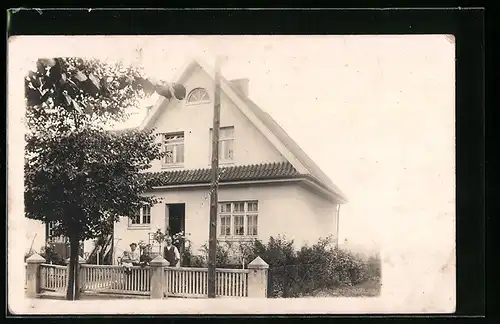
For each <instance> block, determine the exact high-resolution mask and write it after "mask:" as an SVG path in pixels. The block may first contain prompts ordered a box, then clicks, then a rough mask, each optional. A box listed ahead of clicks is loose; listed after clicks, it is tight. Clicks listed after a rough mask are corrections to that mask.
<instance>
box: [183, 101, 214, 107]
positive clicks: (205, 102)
mask: <svg viewBox="0 0 500 324" xmlns="http://www.w3.org/2000/svg"><path fill="white" fill-rule="evenodd" d="M211 102H212V101H210V100H203V101H194V102H187V101H186V103H185V106H198V105H206V104H209V103H211Z"/></svg>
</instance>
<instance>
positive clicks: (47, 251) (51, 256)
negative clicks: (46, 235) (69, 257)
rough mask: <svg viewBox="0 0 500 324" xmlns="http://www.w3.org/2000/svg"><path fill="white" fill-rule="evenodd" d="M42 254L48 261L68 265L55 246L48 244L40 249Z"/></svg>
mask: <svg viewBox="0 0 500 324" xmlns="http://www.w3.org/2000/svg"><path fill="white" fill-rule="evenodd" d="M40 255H41V256H42V257H44V258H45V260H46V262H47V263H52V264H56V265H66V261H65V260H64V258H63V257H62V256H61V255H59V254H58V253H57V252H56V251H55V250H54V248H53V247H52V246H51V245H50V244H47V245H46V246H44V247H42V249H41V250H40Z"/></svg>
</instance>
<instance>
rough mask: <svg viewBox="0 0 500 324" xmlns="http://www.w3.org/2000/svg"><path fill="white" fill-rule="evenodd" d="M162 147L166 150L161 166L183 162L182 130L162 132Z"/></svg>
mask: <svg viewBox="0 0 500 324" xmlns="http://www.w3.org/2000/svg"><path fill="white" fill-rule="evenodd" d="M163 149H164V150H165V152H166V155H165V157H164V159H163V166H165V167H168V166H176V165H182V164H184V132H179V133H170V134H163Z"/></svg>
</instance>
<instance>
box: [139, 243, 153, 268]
mask: <svg viewBox="0 0 500 324" xmlns="http://www.w3.org/2000/svg"><path fill="white" fill-rule="evenodd" d="M151 260H153V258H152V257H151V244H148V245H146V246H145V247H144V250H143V252H142V254H141V257H140V265H141V267H145V266H148V265H149V263H150V262H151Z"/></svg>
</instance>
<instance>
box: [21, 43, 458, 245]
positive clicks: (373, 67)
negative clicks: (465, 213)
mask: <svg viewBox="0 0 500 324" xmlns="http://www.w3.org/2000/svg"><path fill="white" fill-rule="evenodd" d="M38 41H40V42H42V41H43V40H41V39H40V40H36V39H33V40H31V41H30V42H31V43H30V44H31V45H30V46H33V48H36V52H35V51H33V52H35V53H40V50H41V51H42V52H43V48H44V47H43V46H41V45H37V42H38ZM53 45H54V46H51V48H50V53H51V54H50V55H52V56H55V55H63V56H64V55H75V56H87V55H88V56H97V57H101V58H109V59H125V60H128V61H133V60H138V59H139V58H138V57H137V56H136V51H135V50H136V49H137V48H142V57H141V58H140V60H141V62H142V64H143V65H144V66H145V68H146V71H147V72H148V74H149V75H151V76H153V77H156V78H161V79H164V80H167V81H175V80H174V78H175V77H176V76H177V75H178V74H179V70H180V69H182V68H183V67H184V65H185V63H186V62H187V61H188V60H189V59H190V58H193V57H199V58H202V59H203V60H204V61H205V62H207V63H209V64H212V65H213V62H214V60H215V55H216V54H224V55H227V57H228V61H227V62H226V63H225V64H224V65H223V67H222V73H223V75H224V76H225V77H226V78H227V79H233V78H249V79H250V85H249V96H250V98H251V99H252V100H253V101H254V102H255V103H257V104H258V105H259V106H260V107H261V108H262V109H264V110H265V111H267V112H268V113H269V114H270V115H271V116H273V117H274V118H275V119H276V121H277V122H278V123H279V124H280V125H281V126H282V127H283V128H284V129H285V130H286V131H287V132H288V134H289V135H290V136H291V137H292V138H293V139H294V140H295V141H296V142H297V143H298V144H299V145H300V146H301V147H302V148H303V149H304V151H305V152H306V153H308V154H309V156H310V157H311V158H312V159H313V160H314V161H315V162H316V163H317V164H318V165H319V166H320V167H321V168H322V169H323V170H324V172H325V173H326V174H327V175H329V177H330V178H331V179H332V181H333V182H334V183H335V184H336V185H337V186H338V187H339V188H340V189H341V190H342V191H343V192H344V193H345V194H346V195H347V196H348V199H349V202H348V203H347V204H345V205H342V206H341V209H340V233H339V234H340V242H342V241H343V240H344V239H348V240H349V242H350V243H351V244H356V245H361V246H364V247H368V248H373V247H376V246H380V245H386V244H391V242H398V244H403V245H405V243H408V244H419V245H421V244H424V245H427V246H433V244H434V243H435V242H434V243H433V238H432V237H433V236H439V235H442V234H443V231H442V229H443V226H445V235H451V238H453V240H452V241H451V243H452V244H454V217H455V180H454V179H455V155H454V148H455V137H454V133H455V130H454V125H455V115H454V110H455V101H454V97H455V95H454V89H455V84H454V78H455V73H454V69H455V66H454V64H455V61H454V51H455V48H454V43H453V42H452V41H450V39H447V38H446V37H445V36H444V35H435V36H431V35H429V36H224V37H220V36H168V37H165V36H158V37H156V36H155V37H139V36H137V37H108V36H106V37H88V38H87V39H85V38H81V37H80V38H78V37H72V38H71V39H68V38H65V39H64V42H57V41H54V42H53ZM25 46H26V45H25ZM59 53H60V54H59ZM37 56H38V57H39V56H42V55H41V54H39V55H37ZM153 99H154V98H153ZM140 117H141V118H142V116H140ZM141 118H136V119H135V120H133V121H131V122H130V123H128V125H127V126H131V125H136V124H137V123H138V122H140V120H141ZM431 222H434V223H432V224H433V225H431ZM414 231H422V233H426V235H425V236H426V237H427V236H429V237H430V239H424V240H423V239H422V238H416V237H414V238H413V239H412V238H411V237H412V236H411V234H412V233H413V232H414Z"/></svg>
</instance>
